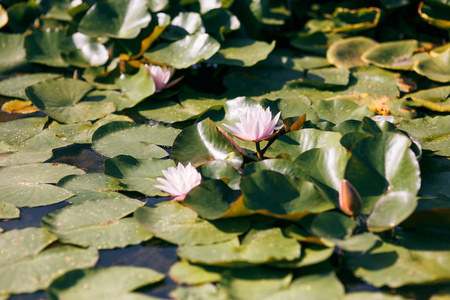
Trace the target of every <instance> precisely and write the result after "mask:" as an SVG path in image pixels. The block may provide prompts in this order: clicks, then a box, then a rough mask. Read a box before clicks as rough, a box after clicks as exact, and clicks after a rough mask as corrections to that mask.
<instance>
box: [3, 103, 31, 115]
mask: <svg viewBox="0 0 450 300" xmlns="http://www.w3.org/2000/svg"><path fill="white" fill-rule="evenodd" d="M1 109H2V110H3V111H4V112H7V113H11V114H31V113H34V112H38V111H40V109H39V108H37V107H36V106H35V105H34V104H33V102H31V101H22V100H11V101H8V102H6V103H5V104H3V105H2V108H1Z"/></svg>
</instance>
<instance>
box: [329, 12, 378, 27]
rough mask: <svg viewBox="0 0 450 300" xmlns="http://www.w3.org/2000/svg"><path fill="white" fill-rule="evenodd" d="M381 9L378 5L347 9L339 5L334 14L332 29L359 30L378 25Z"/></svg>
mask: <svg viewBox="0 0 450 300" xmlns="http://www.w3.org/2000/svg"><path fill="white" fill-rule="evenodd" d="M380 16H381V10H380V9H379V8H377V7H364V8H358V9H347V8H342V7H337V8H336V10H335V11H334V13H333V15H332V18H331V20H332V22H333V26H332V28H331V31H332V32H333V33H336V32H357V31H361V30H367V29H370V28H372V27H375V26H377V25H378V21H379V19H380Z"/></svg>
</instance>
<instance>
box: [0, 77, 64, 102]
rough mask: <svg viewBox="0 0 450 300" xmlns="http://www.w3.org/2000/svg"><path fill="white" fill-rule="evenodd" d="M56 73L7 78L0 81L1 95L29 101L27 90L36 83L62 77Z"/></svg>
mask: <svg viewBox="0 0 450 300" xmlns="http://www.w3.org/2000/svg"><path fill="white" fill-rule="evenodd" d="M60 76H61V75H59V74H54V73H36V74H25V75H19V76H14V77H9V78H6V79H4V80H2V81H0V94H2V95H3V96H7V97H13V98H20V99H25V100H26V99H28V98H27V96H26V95H25V88H26V87H28V86H30V85H33V84H35V83H38V82H41V81H45V80H48V79H53V78H57V77H60Z"/></svg>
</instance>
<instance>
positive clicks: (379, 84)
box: [340, 66, 400, 99]
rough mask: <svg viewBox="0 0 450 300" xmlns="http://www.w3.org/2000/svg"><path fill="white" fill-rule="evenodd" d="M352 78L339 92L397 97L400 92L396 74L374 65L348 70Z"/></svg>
mask: <svg viewBox="0 0 450 300" xmlns="http://www.w3.org/2000/svg"><path fill="white" fill-rule="evenodd" d="M350 71H351V72H352V78H350V84H349V86H348V88H347V89H346V90H344V91H341V92H340V94H352V93H357V94H363V93H368V94H372V95H382V96H387V97H389V98H391V99H394V98H397V97H398V96H399V95H400V92H399V90H398V87H397V82H398V74H396V73H393V72H390V71H387V70H384V69H381V68H378V67H375V66H361V67H354V68H352V69H351V70H350Z"/></svg>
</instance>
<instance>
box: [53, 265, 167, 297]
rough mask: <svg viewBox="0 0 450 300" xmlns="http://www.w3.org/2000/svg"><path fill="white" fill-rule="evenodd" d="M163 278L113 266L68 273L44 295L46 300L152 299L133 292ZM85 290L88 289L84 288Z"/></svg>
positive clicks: (141, 270)
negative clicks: (47, 298)
mask: <svg viewBox="0 0 450 300" xmlns="http://www.w3.org/2000/svg"><path fill="white" fill-rule="evenodd" d="M163 279H164V274H161V273H159V272H157V271H154V270H152V269H148V268H140V267H134V266H116V267H109V268H90V269H84V270H76V271H71V272H68V273H66V274H64V275H63V276H60V277H58V278H57V279H56V280H55V281H54V282H52V284H51V285H50V287H49V288H48V290H47V292H48V294H49V299H61V300H63V299H65V300H69V299H93V298H98V297H100V298H104V299H111V300H113V299H116V300H118V299H130V300H131V299H135V300H137V299H154V298H147V297H145V296H144V295H143V294H141V293H136V292H133V291H134V290H136V289H139V288H141V287H144V286H147V285H150V284H153V283H156V282H159V281H161V280H163ZM86 287H88V288H86Z"/></svg>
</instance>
